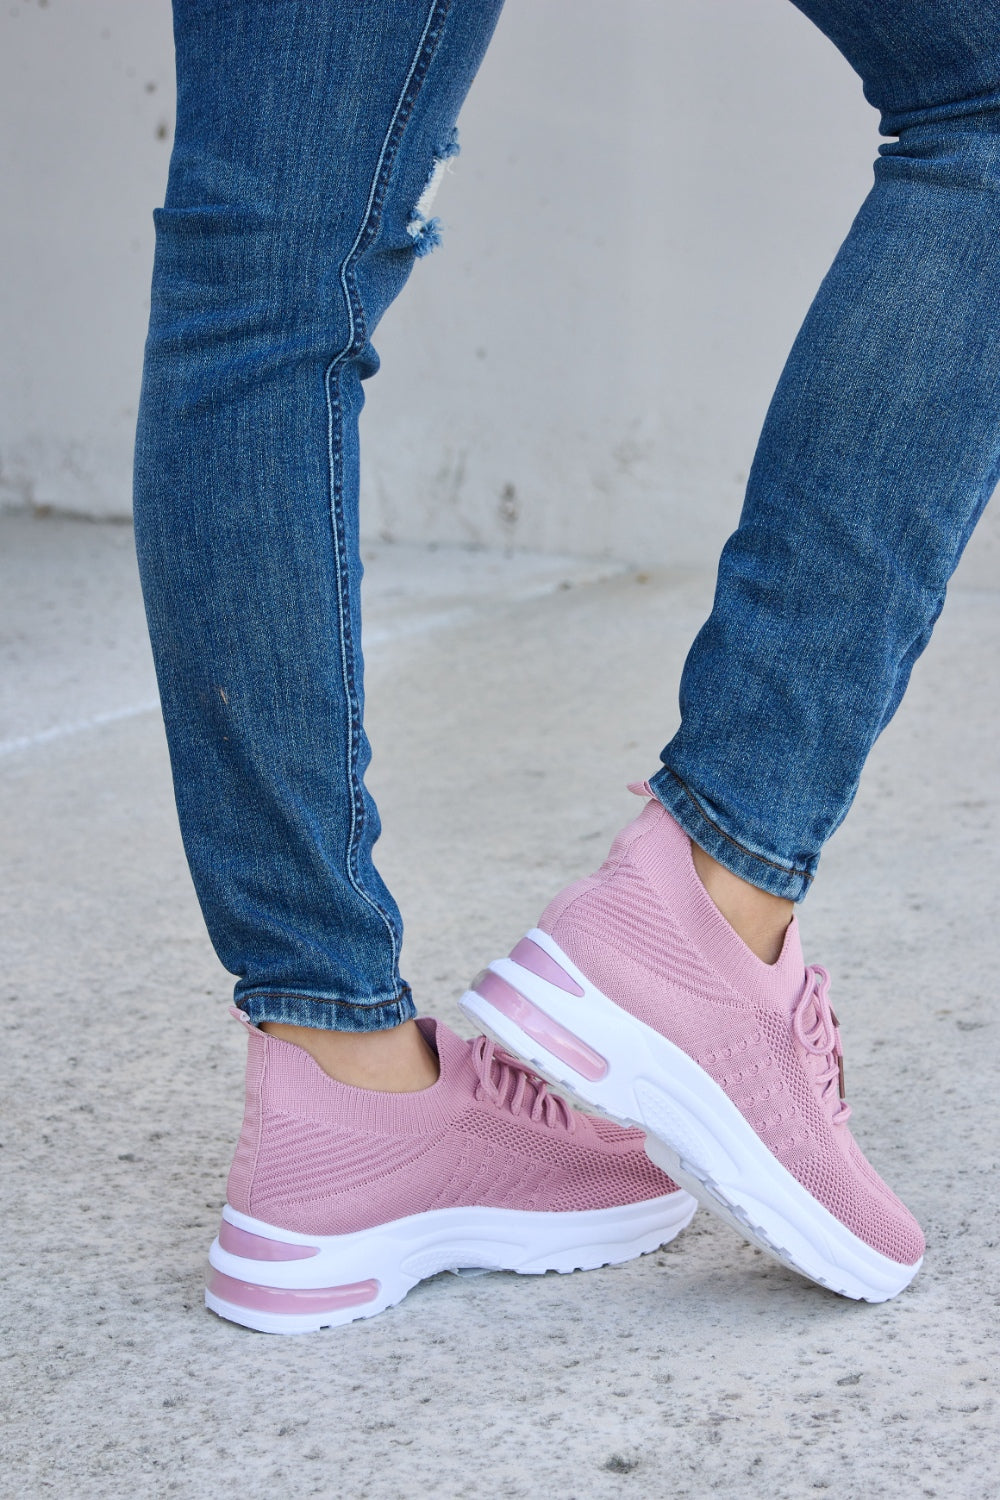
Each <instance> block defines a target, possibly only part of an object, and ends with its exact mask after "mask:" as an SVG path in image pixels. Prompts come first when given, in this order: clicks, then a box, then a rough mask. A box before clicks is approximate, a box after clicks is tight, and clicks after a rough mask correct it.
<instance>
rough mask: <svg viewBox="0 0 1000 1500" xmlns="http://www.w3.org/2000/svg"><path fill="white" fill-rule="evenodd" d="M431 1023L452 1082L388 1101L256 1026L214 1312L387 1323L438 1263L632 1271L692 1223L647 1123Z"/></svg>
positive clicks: (253, 1322) (216, 1252)
mask: <svg viewBox="0 0 1000 1500" xmlns="http://www.w3.org/2000/svg"><path fill="white" fill-rule="evenodd" d="M237 1014H238V1013H237ZM242 1019H244V1020H245V1017H242ZM418 1024H419V1025H420V1028H421V1030H422V1031H423V1034H424V1036H425V1037H426V1039H427V1041H428V1042H429V1043H430V1044H431V1046H432V1047H433V1048H435V1050H436V1051H437V1055H438V1060H439V1064H440V1070H441V1071H440V1077H439V1078H438V1081H437V1083H435V1084H433V1085H432V1086H431V1087H430V1088H428V1089H423V1090H422V1091H420V1092H419V1093H413V1094H388V1093H377V1092H375V1091H373V1090H368V1089H358V1088H350V1087H348V1086H347V1085H346V1084H342V1083H337V1082H335V1081H334V1080H333V1079H332V1078H330V1077H329V1076H328V1075H327V1074H326V1073H324V1072H323V1070H322V1069H321V1068H320V1067H319V1066H318V1064H317V1063H315V1062H314V1061H313V1059H312V1058H311V1057H310V1056H309V1054H308V1053H307V1052H305V1051H304V1050H303V1049H302V1048H301V1047H296V1046H294V1045H293V1044H292V1043H290V1042H283V1041H279V1040H278V1039H277V1038H276V1037H272V1036H268V1035H267V1034H266V1033H265V1032H263V1031H260V1030H258V1029H257V1028H256V1027H254V1026H251V1025H250V1023H249V1022H246V1025H247V1033H248V1040H249V1057H248V1061H247V1091H246V1114H245V1118H244V1122H243V1131H242V1134H241V1136H240V1140H239V1145H238V1146H237V1149H236V1157H235V1160H234V1162H233V1166H232V1171H231V1172H230V1174H229V1186H228V1191H227V1198H228V1201H227V1204H226V1207H225V1208H224V1209H223V1213H222V1225H221V1227H220V1230H219V1236H218V1238H217V1239H216V1241H215V1243H214V1244H213V1245H212V1248H211V1251H210V1254H209V1260H210V1265H211V1269H210V1272H209V1279H208V1287H207V1290H206V1293H205V1302H206V1305H207V1306H208V1307H210V1308H211V1309H212V1310H213V1311H214V1312H217V1313H219V1314H220V1315H221V1316H222V1317H224V1318H231V1319H232V1320H233V1321H234V1322H236V1323H243V1324H245V1325H246V1326H247V1327H248V1328H257V1329H260V1330H261V1331H262V1332H265V1333H307V1332H309V1331H311V1330H313V1329H317V1328H326V1327H329V1326H331V1325H333V1324H338V1323H349V1322H351V1321H352V1320H353V1319H354V1318H367V1317H371V1316H372V1315H373V1314H374V1313H378V1312H381V1311H382V1310H383V1309H384V1308H386V1307H390V1306H392V1304H393V1303H395V1302H399V1301H400V1300H401V1299H402V1298H403V1297H405V1296H406V1293H407V1292H408V1291H409V1290H410V1288H411V1287H413V1286H415V1285H416V1283H417V1282H418V1281H420V1280H422V1279H423V1278H424V1277H426V1276H434V1275H436V1274H437V1273H438V1272H439V1271H447V1270H458V1269H461V1268H472V1267H484V1268H486V1269H489V1270H506V1271H523V1272H542V1271H574V1270H582V1269H587V1268H593V1267H596V1266H602V1265H608V1264H617V1263H618V1262H620V1261H626V1260H631V1259H632V1257H633V1256H636V1255H642V1254H644V1253H645V1252H646V1251H648V1250H655V1249H656V1248H657V1246H658V1245H662V1244H665V1243H666V1242H667V1241H668V1240H671V1239H673V1237H674V1235H676V1234H678V1233H679V1231H680V1230H681V1229H683V1228H684V1226H685V1225H686V1224H687V1223H688V1222H689V1220H690V1219H691V1216H692V1214H693V1213H694V1210H695V1207H696V1204H695V1200H694V1199H693V1198H692V1197H691V1196H690V1195H689V1194H688V1193H685V1192H683V1191H681V1189H680V1188H678V1186H677V1184H676V1183H674V1182H671V1181H670V1179H669V1178H667V1177H665V1176H664V1174H663V1173H662V1172H661V1171H660V1169H659V1168H658V1167H656V1166H654V1165H653V1163H652V1162H651V1161H650V1160H649V1158H648V1157H647V1156H646V1154H645V1152H644V1150H643V1137H642V1135H641V1133H640V1132H639V1131H637V1130H623V1129H622V1128H621V1126H619V1125H614V1124H612V1123H611V1122H610V1121H607V1120H602V1119H594V1118H593V1117H592V1116H590V1115H585V1114H580V1113H579V1112H578V1111H577V1110H574V1109H573V1108H571V1106H570V1105H568V1104H567V1103H566V1101H565V1100H564V1099H561V1098H559V1097H558V1096H557V1095H555V1094H552V1093H550V1092H549V1090H548V1087H547V1086H546V1084H545V1083H544V1082H543V1081H542V1079H540V1078H539V1077H537V1075H535V1074H534V1073H532V1072H531V1070H530V1069H529V1068H528V1067H527V1066H526V1065H525V1064H524V1063H523V1062H521V1061H520V1060H519V1059H516V1058H514V1057H511V1056H509V1055H507V1054H505V1053H504V1052H502V1051H500V1050H499V1049H498V1048H497V1047H496V1044H495V1043H494V1042H492V1041H490V1040H489V1039H488V1038H487V1037H483V1036H481V1037H478V1038H477V1039H476V1040H475V1041H472V1042H468V1041H463V1040H462V1039H461V1038H460V1037H458V1036H456V1035H455V1033H454V1032H453V1031H449V1029H448V1027H447V1026H444V1025H442V1023H441V1022H440V1021H430V1020H421V1021H420V1022H419V1023H418Z"/></svg>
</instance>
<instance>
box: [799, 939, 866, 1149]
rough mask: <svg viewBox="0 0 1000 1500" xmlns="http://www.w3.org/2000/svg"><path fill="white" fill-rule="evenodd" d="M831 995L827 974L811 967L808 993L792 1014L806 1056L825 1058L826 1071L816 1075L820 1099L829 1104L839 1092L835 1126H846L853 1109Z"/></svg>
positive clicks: (802, 997)
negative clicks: (845, 1088) (848, 1093)
mask: <svg viewBox="0 0 1000 1500" xmlns="http://www.w3.org/2000/svg"><path fill="white" fill-rule="evenodd" d="M829 991H830V976H829V974H828V973H827V971H826V970H825V969H824V968H823V966H822V965H821V964H808V965H807V966H806V983H805V989H804V990H803V991H802V994H801V995H800V996H799V998H798V1000H796V1002H795V1009H794V1010H793V1012H792V1030H793V1031H794V1033H795V1036H796V1038H797V1040H798V1041H799V1042H800V1044H801V1045H802V1047H804V1049H805V1050H806V1052H811V1053H812V1055H813V1056H814V1057H825V1059H826V1062H827V1067H826V1068H825V1069H824V1071H823V1072H822V1073H818V1074H817V1075H816V1081H817V1083H818V1084H819V1086H820V1097H821V1098H822V1099H823V1101H824V1103H829V1101H830V1093H831V1090H832V1089H833V1088H836V1090H837V1098H838V1100H839V1104H838V1107H837V1110H836V1112H835V1113H834V1116H833V1123H834V1125H843V1124H844V1122H845V1120H847V1119H848V1117H849V1115H850V1113H851V1106H850V1105H849V1104H848V1102H847V1100H846V1099H845V1098H844V1053H843V1049H842V1047H841V1045H840V1029H839V1027H838V1024H837V1017H836V1016H835V1015H834V1013H833V1009H832V1007H831V1005H830V998H829Z"/></svg>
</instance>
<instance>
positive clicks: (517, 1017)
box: [461, 928, 922, 1302]
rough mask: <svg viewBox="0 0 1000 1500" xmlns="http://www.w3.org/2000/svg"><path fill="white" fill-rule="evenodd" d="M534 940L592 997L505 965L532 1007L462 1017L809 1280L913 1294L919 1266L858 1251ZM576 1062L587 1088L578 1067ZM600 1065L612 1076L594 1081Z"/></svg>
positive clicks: (681, 1056) (753, 1140) (697, 1090)
mask: <svg viewBox="0 0 1000 1500" xmlns="http://www.w3.org/2000/svg"><path fill="white" fill-rule="evenodd" d="M528 938H529V939H530V941H531V942H532V943H535V944H537V945H538V947H540V948H542V949H543V950H544V951H545V953H546V954H548V955H549V957H550V958H551V959H552V960H553V961H554V963H555V964H557V965H558V967H559V968H560V969H562V970H563V971H564V973H565V974H567V975H568V976H569V977H570V979H571V980H573V981H575V985H576V987H578V988H579V989H580V990H582V994H581V995H573V994H569V993H567V991H566V989H564V988H561V987H560V986H559V985H557V984H555V983H553V982H552V981H551V980H549V979H546V978H542V977H540V976H539V975H538V974H536V973H534V972H532V971H531V970H528V969H526V968H524V967H523V966H522V965H520V964H518V963H516V962H515V961H514V960H513V959H512V958H504V959H500V960H499V961H498V962H496V963H493V964H491V965H490V969H489V971H488V972H491V973H493V974H495V975H497V976H498V977H499V978H500V979H501V980H504V981H506V984H507V985H509V986H511V987H512V988H513V989H514V990H515V991H517V993H518V996H520V997H523V998H524V1000H526V1001H527V1002H528V1004H527V1005H526V1006H516V1005H509V1006H507V1007H506V1010H505V1009H500V1008H498V1006H497V1005H495V1004H493V1003H492V1002H491V1001H490V1000H489V999H488V998H486V997H485V996H484V995H482V994H479V993H478V992H477V990H476V989H471V990H468V991H466V993H465V994H464V995H463V996H462V1000H461V1005H462V1008H463V1010H464V1011H465V1012H466V1013H467V1014H468V1015H469V1016H471V1017H472V1019H473V1020H474V1021H475V1022H476V1024H477V1025H478V1026H480V1027H482V1028H484V1029H485V1030H487V1031H488V1032H490V1033H491V1035H493V1036H494V1037H496V1039H497V1040H498V1041H499V1042H500V1043H501V1044H502V1045H503V1046H505V1047H507V1048H509V1049H510V1051H512V1052H514V1053H516V1054H517V1055H518V1056H520V1057H523V1058H525V1059H526V1060H527V1061H528V1062H530V1063H531V1064H532V1066H533V1067H535V1068H537V1069H538V1071H539V1072H540V1073H541V1074H543V1076H545V1077H547V1078H549V1079H550V1080H552V1081H553V1082H555V1083H557V1084H559V1085H561V1086H562V1087H563V1088H565V1089H567V1090H568V1091H569V1092H570V1093H571V1094H573V1095H574V1096H576V1098H578V1099H579V1100H580V1101H581V1102H582V1103H584V1104H585V1105H587V1106H589V1107H590V1108H593V1109H598V1110H600V1111H601V1112H602V1113H604V1114H607V1115H609V1116H610V1117H611V1118H612V1119H614V1120H618V1121H620V1122H621V1123H623V1124H627V1125H638V1126H639V1127H640V1128H641V1129H642V1130H644V1131H645V1132H646V1150H647V1154H648V1155H649V1156H650V1157H651V1159H652V1160H653V1161H654V1162H656V1164H657V1166H659V1167H662V1169H663V1171H665V1172H667V1173H668V1174H669V1175H670V1176H671V1177H673V1178H674V1179H675V1180H676V1181H677V1182H679V1183H681V1184H682V1185H683V1186H684V1187H686V1188H687V1189H688V1190H689V1191H690V1192H691V1193H693V1194H694V1195H695V1196H696V1197H697V1198H698V1199H699V1200H700V1201H701V1202H702V1203H704V1205H705V1206H706V1208H708V1209H710V1210H711V1211H712V1212H713V1213H715V1214H716V1215H718V1216H719V1217H721V1218H723V1219H724V1220H725V1221H726V1222H727V1223H729V1224H731V1225H732V1226H733V1228H734V1229H736V1230H738V1231H739V1233H740V1234H742V1235H743V1236H744V1237H745V1238H746V1239H748V1240H750V1242H751V1243H752V1244H755V1245H757V1246H758V1247H759V1248H760V1249H762V1250H765V1251H767V1252H768V1253H769V1254H770V1255H773V1256H775V1257H776V1258H777V1259H778V1260H780V1261H781V1262H783V1263H784V1264H785V1265H787V1266H790V1267H791V1268H792V1269H793V1270H795V1271H798V1272H799V1273H800V1274H801V1275H803V1276H806V1277H808V1278H809V1279H810V1280H812V1281H815V1282H818V1283H819V1285H820V1286H824V1287H827V1288H829V1290H830V1291H833V1292H837V1293H839V1294H840V1295H841V1296H843V1297H852V1298H854V1299H856V1300H861V1301H866V1302H884V1301H887V1300H888V1299H889V1298H890V1297H895V1296H896V1295H897V1294H898V1293H899V1292H901V1291H902V1290H903V1289H904V1287H906V1286H908V1285H909V1283H910V1282H911V1281H912V1280H913V1277H914V1276H915V1275H916V1274H917V1272H918V1271H919V1269H920V1266H921V1264H922V1262H921V1261H918V1262H917V1263H916V1265H912V1266H907V1265H901V1264H900V1263H899V1262H898V1261H894V1260H890V1259H889V1258H888V1257H887V1256H884V1255H880V1254H879V1252H878V1251H876V1250H873V1249H872V1248H871V1246H869V1245H867V1244H866V1243H865V1242H864V1241H863V1240H861V1239H859V1238H858V1236H857V1235H855V1234H853V1233H852V1231H851V1230H849V1229H848V1228H847V1226H846V1225H844V1224H842V1223H841V1222H840V1220H839V1219H837V1218H835V1217H834V1215H833V1214H831V1213H830V1212H829V1211H828V1210H827V1209H826V1208H824V1207H823V1205H822V1204H821V1203H819V1202H817V1200H816V1199H815V1198H814V1197H813V1196H812V1194H811V1193H808V1192H807V1191H806V1189H805V1188H803V1187H802V1186H801V1184H800V1183H798V1182H797V1181H796V1180H795V1178H794V1177H793V1176H792V1175H791V1173H790V1172H788V1171H787V1170H786V1169H785V1168H784V1167H783V1166H782V1165H781V1163H780V1162H779V1161H778V1160H777V1158H776V1157H774V1156H773V1155H772V1154H771V1152H770V1151H769V1150H768V1149H767V1147H766V1146H765V1145H764V1142H763V1141H762V1140H761V1139H760V1137H759V1136H758V1135H757V1134H756V1132H755V1131H754V1130H753V1128H752V1127H751V1126H750V1125H749V1124H748V1123H747V1121H746V1120H745V1119H744V1117H743V1116H742V1115H741V1114H740V1112H739V1110H738V1109H737V1108H736V1106H735V1105H734V1104H733V1102H732V1100H731V1099H730V1098H729V1097H728V1095H727V1094H726V1093H725V1092H724V1091H723V1090H722V1089H721V1088H720V1087H719V1085H718V1084H717V1083H716V1082H715V1081H714V1080H713V1079H712V1078H711V1077H710V1076H709V1075H708V1073H706V1072H705V1070H704V1069H703V1068H700V1067H699V1066H698V1064H697V1063H696V1062H694V1061H693V1060H692V1059H691V1058H690V1057H688V1055H687V1053H686V1052H683V1051H682V1050H681V1049H680V1048H679V1047H676V1046H675V1045H674V1044H673V1043H672V1042H670V1041H668V1040H667V1038H666V1037H664V1036H661V1035H660V1033H659V1032H658V1031H654V1030H653V1029H652V1027H650V1026H647V1025H645V1023H644V1022H642V1021H639V1020H637V1019H636V1018H635V1017H634V1016H631V1015H629V1013H628V1012H627V1011H625V1010H623V1009H622V1008H621V1006H619V1005H616V1004H615V1003H614V1001H612V1000H610V999H609V998H608V997H607V996H606V995H605V994H603V993H602V991H600V990H599V989H597V987H596V986H595V985H593V984H591V982H590V980H589V979H587V977H586V975H585V974H582V973H581V972H580V970H579V969H578V968H577V967H576V965H575V964H574V963H573V961H572V959H570V958H568V957H567V955H566V954H565V953H563V951H562V949H561V948H560V947H559V945H558V943H556V942H555V941H554V940H553V939H552V938H551V937H550V936H549V935H548V933H545V932H542V931H540V930H539V929H538V928H536V929H534V930H533V931H531V932H529V933H528ZM486 988H489V985H488V984H487V986H486ZM507 1011H510V1012H511V1013H510V1014H508V1013H507ZM539 1012H540V1013H541V1015H540V1016H539V1014H538V1013H539ZM547 1023H548V1024H547ZM551 1023H555V1024H554V1025H553V1024H551ZM574 1044H575V1045H574ZM553 1047H555V1048H558V1051H553V1050H552V1048H553ZM559 1052H562V1054H563V1055H562V1056H560V1055H559ZM595 1054H596V1059H597V1061H596V1063H595V1061H594V1059H595ZM576 1056H579V1057H581V1058H582V1059H583V1063H582V1065H583V1066H584V1067H585V1071H586V1073H587V1075H588V1076H584V1073H583V1072H581V1071H580V1070H579V1068H577V1067H575V1066H573V1061H572V1060H573V1059H574V1058H575V1057H576ZM601 1064H606V1068H604V1069H603V1076H600V1077H596V1076H594V1075H595V1074H596V1073H597V1072H599V1071H601V1066H600V1065H601Z"/></svg>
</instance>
